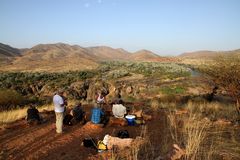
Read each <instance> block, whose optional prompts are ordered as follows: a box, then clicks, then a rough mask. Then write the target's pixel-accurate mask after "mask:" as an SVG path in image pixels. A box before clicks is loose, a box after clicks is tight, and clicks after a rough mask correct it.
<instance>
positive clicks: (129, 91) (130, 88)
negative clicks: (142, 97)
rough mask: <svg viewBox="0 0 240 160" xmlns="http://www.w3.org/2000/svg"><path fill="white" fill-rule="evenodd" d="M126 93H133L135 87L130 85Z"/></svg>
mask: <svg viewBox="0 0 240 160" xmlns="http://www.w3.org/2000/svg"><path fill="white" fill-rule="evenodd" d="M126 93H127V94H131V93H133V87H132V86H128V87H127V88H126Z"/></svg>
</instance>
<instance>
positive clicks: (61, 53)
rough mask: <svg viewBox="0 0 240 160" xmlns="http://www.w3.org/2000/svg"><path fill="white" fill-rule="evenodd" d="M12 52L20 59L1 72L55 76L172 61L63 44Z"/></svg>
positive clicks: (145, 52) (146, 53) (149, 54)
mask: <svg viewBox="0 0 240 160" xmlns="http://www.w3.org/2000/svg"><path fill="white" fill-rule="evenodd" d="M16 51H18V53H20V51H21V52H22V54H21V57H19V56H17V57H16V58H15V59H14V60H13V61H11V64H8V65H4V66H2V67H1V70H11V71H53V72H55V71H68V70H85V69H92V68H95V67H97V66H98V64H99V62H101V61H148V62H162V61H174V59H173V58H164V57H161V56H158V55H156V54H154V53H153V52H151V51H148V50H141V51H138V52H135V53H130V52H128V51H126V50H124V49H122V48H118V49H114V48H111V47H107V46H97V47H87V48H84V47H80V46H78V45H68V44H64V43H56V44H39V45H36V46H34V47H32V48H30V49H27V48H26V49H21V50H16Z"/></svg>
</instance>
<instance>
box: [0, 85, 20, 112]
mask: <svg viewBox="0 0 240 160" xmlns="http://www.w3.org/2000/svg"><path fill="white" fill-rule="evenodd" d="M23 100H24V99H23V97H22V96H21V95H20V94H19V93H18V92H16V91H15V90H10V89H4V90H0V107H1V109H0V110H4V109H11V107H16V106H18V105H21V103H23Z"/></svg>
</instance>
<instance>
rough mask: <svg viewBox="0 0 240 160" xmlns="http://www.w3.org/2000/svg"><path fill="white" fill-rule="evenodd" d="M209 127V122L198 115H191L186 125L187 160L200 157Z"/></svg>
mask: <svg viewBox="0 0 240 160" xmlns="http://www.w3.org/2000/svg"><path fill="white" fill-rule="evenodd" d="M209 126H210V123H209V121H206V120H205V119H201V118H200V117H198V116H197V115H196V114H192V113H190V115H189V118H188V119H187V121H186V122H185V125H184V135H185V141H186V155H185V158H186V159H196V158H197V157H198V156H199V151H200V147H201V143H202V142H203V141H204V140H205V138H206V136H207V129H208V128H209Z"/></svg>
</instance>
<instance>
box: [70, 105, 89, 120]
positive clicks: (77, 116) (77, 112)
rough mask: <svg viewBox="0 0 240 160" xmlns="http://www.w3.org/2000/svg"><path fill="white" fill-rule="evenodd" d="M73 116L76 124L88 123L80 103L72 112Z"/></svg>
mask: <svg viewBox="0 0 240 160" xmlns="http://www.w3.org/2000/svg"><path fill="white" fill-rule="evenodd" d="M71 115H72V116H73V119H74V120H75V121H76V122H80V121H83V123H85V122H86V118H85V112H84V111H83V108H82V104H81V103H78V104H77V105H76V106H75V107H74V108H73V109H72V111H71Z"/></svg>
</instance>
